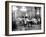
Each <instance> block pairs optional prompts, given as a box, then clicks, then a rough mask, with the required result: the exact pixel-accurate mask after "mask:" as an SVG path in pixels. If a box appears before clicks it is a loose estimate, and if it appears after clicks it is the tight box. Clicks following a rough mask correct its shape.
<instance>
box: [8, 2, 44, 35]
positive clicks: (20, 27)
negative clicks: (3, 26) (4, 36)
mask: <svg viewBox="0 0 46 37" xmlns="http://www.w3.org/2000/svg"><path fill="white" fill-rule="evenodd" d="M8 4H9V5H8V6H9V7H8V12H9V14H8V15H7V16H9V31H8V32H9V34H10V35H11V34H17V35H18V34H35V33H36V34H37V33H44V3H31V2H30V3H29V2H21V3H20V2H8ZM7 26H8V23H7Z"/></svg>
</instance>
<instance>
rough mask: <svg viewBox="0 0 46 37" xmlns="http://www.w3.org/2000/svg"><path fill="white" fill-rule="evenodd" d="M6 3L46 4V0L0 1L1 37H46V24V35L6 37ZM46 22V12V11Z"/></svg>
mask: <svg viewBox="0 0 46 37" xmlns="http://www.w3.org/2000/svg"><path fill="white" fill-rule="evenodd" d="M5 1H23V2H40V3H46V0H0V37H46V23H45V34H36V35H23V36H22V35H21V36H5ZM45 5H46V4H45ZM45 9H46V8H45ZM45 22H46V11H45Z"/></svg>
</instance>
